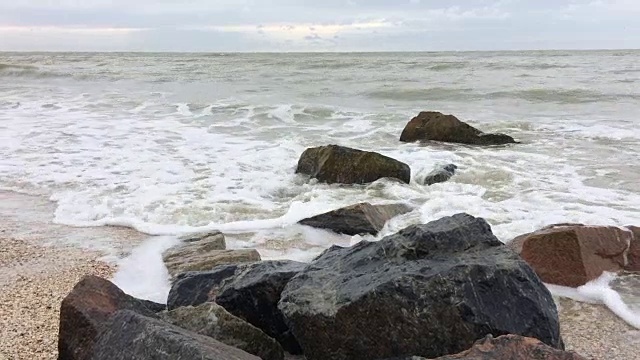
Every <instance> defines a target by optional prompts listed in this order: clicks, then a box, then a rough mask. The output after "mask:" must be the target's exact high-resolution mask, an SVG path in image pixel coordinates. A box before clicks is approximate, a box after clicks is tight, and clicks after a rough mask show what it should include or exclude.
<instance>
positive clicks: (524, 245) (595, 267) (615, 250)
mask: <svg viewBox="0 0 640 360" xmlns="http://www.w3.org/2000/svg"><path fill="white" fill-rule="evenodd" d="M509 246H510V247H511V248H512V249H514V250H515V251H516V252H519V253H520V256H522V258H523V259H524V260H525V261H526V262H527V263H529V265H531V267H532V268H533V269H534V270H535V271H536V273H537V274H538V276H540V278H541V279H542V280H543V281H544V282H546V283H550V284H556V285H563V286H571V287H577V286H581V285H584V284H586V283H587V282H589V281H591V280H594V279H596V278H598V277H599V276H600V275H602V272H604V271H610V272H617V271H621V270H630V271H633V269H636V270H637V269H638V267H639V265H640V264H639V259H640V256H639V255H640V253H638V250H640V245H639V244H638V238H637V237H636V238H635V239H634V236H633V233H632V232H631V231H629V230H627V229H621V228H617V227H613V226H585V225H580V224H561V225H552V226H549V227H546V228H543V229H541V230H538V231H536V232H533V233H530V234H525V235H521V236H519V237H517V238H515V239H513V241H511V243H509Z"/></svg>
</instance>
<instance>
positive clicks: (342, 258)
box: [279, 214, 563, 360]
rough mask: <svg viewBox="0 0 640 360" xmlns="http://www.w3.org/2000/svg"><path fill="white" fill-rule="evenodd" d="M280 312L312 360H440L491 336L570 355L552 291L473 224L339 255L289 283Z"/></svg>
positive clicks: (426, 228)
mask: <svg viewBox="0 0 640 360" xmlns="http://www.w3.org/2000/svg"><path fill="white" fill-rule="evenodd" d="M279 308H280V310H281V311H282V313H283V314H284V315H285V317H286V319H287V323H288V324H289V327H290V328H291V330H292V332H293V334H294V336H295V338H296V339H297V340H298V341H299V343H300V345H301V346H302V349H303V350H304V353H305V355H306V357H307V359H308V360H320V359H322V360H332V359H336V360H346V359H352V360H359V359H362V360H365V359H379V358H393V357H402V356H410V355H411V356H413V355H415V356H424V357H438V356H442V355H446V354H452V353H457V352H460V351H463V350H465V349H468V348H469V347H471V346H472V345H473V343H474V342H475V341H476V340H478V339H481V338H483V337H485V336H486V335H487V334H493V335H495V336H500V335H505V334H517V335H522V336H529V337H533V338H537V339H540V340H542V341H543V342H545V343H546V344H549V345H551V346H554V347H558V348H562V347H563V345H562V340H561V338H560V328H559V321H558V314H557V309H556V307H555V303H554V301H553V299H552V297H551V294H550V293H549V291H548V290H547V289H546V287H545V286H544V285H543V284H542V282H541V281H540V279H539V278H538V277H537V276H536V275H535V273H534V272H533V270H532V269H531V268H530V267H529V266H528V265H527V264H526V263H525V262H524V261H523V260H522V259H521V258H520V257H519V256H518V255H517V254H516V253H514V252H513V251H511V250H510V249H509V248H508V247H506V246H504V245H503V244H502V243H501V242H500V241H499V240H498V239H497V238H496V237H495V236H494V235H493V234H492V233H491V228H490V226H489V224H488V223H487V222H486V221H484V220H483V219H479V218H475V217H473V216H470V215H467V214H458V215H455V216H453V217H445V218H442V219H440V220H437V221H433V222H431V223H429V224H426V225H414V226H410V227H408V228H406V229H404V230H401V231H400V232H398V233H397V234H394V235H391V236H387V237H385V238H384V239H382V240H380V241H378V242H367V241H362V242H360V243H358V244H357V245H355V246H353V247H350V248H341V247H338V246H333V247H331V248H330V249H328V250H327V251H325V252H324V253H323V254H321V255H320V256H319V257H318V258H317V259H316V260H314V261H313V262H312V263H311V264H310V265H309V266H307V267H306V268H305V269H304V270H303V271H302V272H300V273H299V274H297V275H296V276H295V277H293V279H291V280H290V281H289V283H288V284H287V286H286V287H285V289H284V291H283V293H282V296H281V300H280V304H279Z"/></svg>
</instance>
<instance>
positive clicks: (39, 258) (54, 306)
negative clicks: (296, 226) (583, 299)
mask: <svg viewBox="0 0 640 360" xmlns="http://www.w3.org/2000/svg"><path fill="white" fill-rule="evenodd" d="M0 204H1V205H0V214H1V218H2V221H1V222H0V244H1V246H0V339H1V341H0V360H4V359H5V358H6V359H9V360H22V359H34V360H35V359H55V358H56V357H57V336H58V311H59V307H60V302H61V301H62V299H63V298H64V296H65V295H66V294H67V293H68V292H69V291H70V290H71V288H72V287H73V286H74V284H75V283H76V282H77V281H78V280H79V279H80V278H82V276H84V275H87V274H94V275H99V276H103V277H107V278H109V277H110V276H111V275H112V274H113V272H114V271H115V267H114V265H113V263H109V261H103V260H101V259H103V258H104V257H105V255H110V256H113V254H107V253H105V252H103V251H99V250H98V248H99V247H96V246H94V245H95V244H97V243H100V242H101V241H105V240H106V239H110V241H112V242H113V244H116V247H117V248H119V249H120V251H121V252H122V253H126V252H127V251H129V250H130V249H131V248H132V247H133V246H135V244H138V243H140V241H141V240H143V239H144V237H145V236H144V235H142V234H140V233H137V232H135V231H132V230H130V229H124V228H111V227H102V228H72V227H65V226H60V225H55V224H52V223H51V214H52V210H53V204H51V203H50V202H48V201H45V200H42V199H41V198H38V197H32V196H25V195H19V194H14V193H6V192H5V193H0ZM83 238H84V239H85V240H86V239H90V240H86V243H85V244H83V243H82V241H80V239H83ZM51 244H58V245H55V246H54V245H51ZM83 245H84V246H83ZM83 247H84V248H83ZM107 259H109V258H107ZM559 304H560V310H561V311H560V317H561V326H562V332H563V337H564V341H565V344H566V347H567V349H569V350H575V351H577V352H579V353H580V354H582V355H584V356H586V357H588V358H593V359H598V360H601V359H602V360H605V359H607V360H608V359H615V360H635V359H637V356H638V354H639V353H640V331H638V330H635V329H633V328H632V327H630V326H628V325H627V324H625V323H624V322H623V321H622V320H620V319H619V318H617V317H616V316H615V315H614V314H613V313H611V312H610V311H609V310H608V309H606V308H605V307H603V306H601V305H591V304H583V303H577V302H574V301H571V300H567V299H560V300H559ZM3 356H4V358H3Z"/></svg>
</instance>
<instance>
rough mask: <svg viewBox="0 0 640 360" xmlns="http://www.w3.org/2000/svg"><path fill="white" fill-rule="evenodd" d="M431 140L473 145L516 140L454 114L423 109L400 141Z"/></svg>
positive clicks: (499, 143) (408, 124) (408, 125)
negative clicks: (484, 128) (485, 129)
mask: <svg viewBox="0 0 640 360" xmlns="http://www.w3.org/2000/svg"><path fill="white" fill-rule="evenodd" d="M429 140H432V141H443V142H452V143H461V144H471V145H504V144H512V143H515V142H516V141H515V140H514V139H513V138H512V137H511V136H509V135H505V134H490V133H484V132H482V131H480V130H478V129H476V128H474V127H473V126H471V125H469V124H467V123H465V122H462V121H460V120H458V118H457V117H455V116H453V115H445V114H443V113H441V112H437V111H423V112H421V113H420V114H418V116H416V117H414V118H413V119H411V121H409V123H407V125H406V126H405V128H404V130H402V134H401V135H400V141H403V142H414V141H429Z"/></svg>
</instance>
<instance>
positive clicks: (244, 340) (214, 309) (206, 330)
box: [164, 303, 284, 360]
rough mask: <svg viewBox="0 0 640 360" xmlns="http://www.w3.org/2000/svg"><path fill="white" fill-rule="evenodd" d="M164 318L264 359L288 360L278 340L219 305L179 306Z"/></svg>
mask: <svg viewBox="0 0 640 360" xmlns="http://www.w3.org/2000/svg"><path fill="white" fill-rule="evenodd" d="M164 319H165V320H167V321H168V322H170V323H172V324H173V325H176V326H179V327H181V328H183V329H187V330H189V331H193V332H195V333H198V334H200V335H205V336H208V337H211V338H214V339H216V340H218V341H220V342H221V343H224V344H227V345H229V346H233V347H235V348H238V349H241V350H244V351H246V352H248V353H249V354H253V355H256V356H258V357H260V358H261V359H263V360H283V359H284V351H283V350H282V347H281V346H280V344H278V342H277V341H276V340H275V339H273V338H272V337H270V336H268V335H267V334H265V333H264V332H262V330H260V329H258V328H257V327H255V326H253V325H251V324H249V323H248V322H246V321H244V320H242V319H240V318H239V317H237V316H234V315H232V314H231V313H229V312H228V311H227V310H225V308H223V307H222V306H220V305H218V304H216V303H204V304H200V305H198V306H184V307H179V308H177V309H174V310H171V311H169V312H168V313H166V314H165V315H164Z"/></svg>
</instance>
